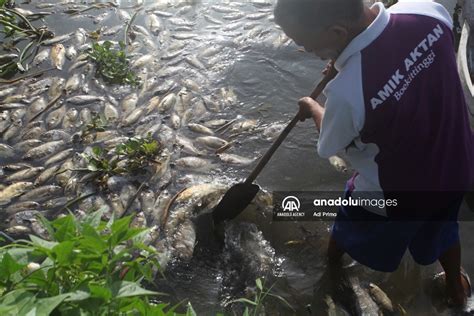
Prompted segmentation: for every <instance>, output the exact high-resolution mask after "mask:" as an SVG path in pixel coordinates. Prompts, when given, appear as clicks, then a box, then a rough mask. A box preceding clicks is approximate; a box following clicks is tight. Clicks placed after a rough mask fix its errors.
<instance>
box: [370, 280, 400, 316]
mask: <svg viewBox="0 0 474 316" xmlns="http://www.w3.org/2000/svg"><path fill="white" fill-rule="evenodd" d="M369 293H370V295H371V296H372V298H373V299H374V301H375V303H377V304H378V305H379V306H380V307H381V308H382V310H384V311H388V312H390V313H393V312H394V311H395V310H394V308H393V303H392V301H391V300H390V298H389V297H388V296H387V294H386V293H385V292H384V291H382V289H381V288H380V287H378V286H377V285H375V284H374V283H369Z"/></svg>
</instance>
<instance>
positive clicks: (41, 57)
mask: <svg viewBox="0 0 474 316" xmlns="http://www.w3.org/2000/svg"><path fill="white" fill-rule="evenodd" d="M48 57H49V48H46V49H43V50H42V51H41V52H39V53H38V54H37V55H36V56H35V58H33V64H34V65H35V66H38V65H40V64H42V63H43V62H44V61H45V60H46V59H48Z"/></svg>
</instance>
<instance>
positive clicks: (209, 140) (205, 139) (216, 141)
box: [196, 136, 228, 149]
mask: <svg viewBox="0 0 474 316" xmlns="http://www.w3.org/2000/svg"><path fill="white" fill-rule="evenodd" d="M196 142H197V143H199V144H201V145H204V146H207V147H210V148H212V149H218V148H220V147H222V146H225V145H227V144H228V142H227V141H226V140H224V139H222V138H219V137H215V136H201V137H197V138H196Z"/></svg>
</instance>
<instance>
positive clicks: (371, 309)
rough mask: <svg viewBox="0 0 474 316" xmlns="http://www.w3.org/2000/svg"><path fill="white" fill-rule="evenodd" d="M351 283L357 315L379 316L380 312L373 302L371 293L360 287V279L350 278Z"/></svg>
mask: <svg viewBox="0 0 474 316" xmlns="http://www.w3.org/2000/svg"><path fill="white" fill-rule="evenodd" d="M349 282H350V285H351V288H352V291H353V292H354V294H355V302H354V303H355V304H354V305H355V306H354V308H355V310H356V311H357V315H367V316H378V315H379V312H380V310H379V308H378V306H377V304H375V302H374V301H373V300H372V298H371V297H370V295H369V293H368V292H367V291H366V290H364V289H363V288H362V287H361V286H360V283H359V279H358V278H357V277H349Z"/></svg>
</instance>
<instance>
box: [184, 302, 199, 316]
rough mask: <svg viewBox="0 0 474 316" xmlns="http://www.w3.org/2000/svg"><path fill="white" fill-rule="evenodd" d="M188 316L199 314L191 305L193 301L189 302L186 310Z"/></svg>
mask: <svg viewBox="0 0 474 316" xmlns="http://www.w3.org/2000/svg"><path fill="white" fill-rule="evenodd" d="M186 316H197V314H196V311H195V310H194V308H193V306H192V305H191V302H188V309H187V310H186Z"/></svg>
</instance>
